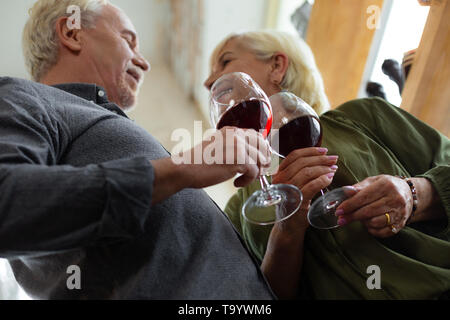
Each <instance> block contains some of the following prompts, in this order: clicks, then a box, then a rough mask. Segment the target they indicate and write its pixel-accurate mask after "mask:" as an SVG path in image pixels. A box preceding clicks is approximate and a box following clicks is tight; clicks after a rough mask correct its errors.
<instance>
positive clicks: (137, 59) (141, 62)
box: [133, 53, 150, 72]
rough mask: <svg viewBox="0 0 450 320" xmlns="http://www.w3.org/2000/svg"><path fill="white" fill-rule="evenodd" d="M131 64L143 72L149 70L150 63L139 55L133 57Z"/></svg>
mask: <svg viewBox="0 0 450 320" xmlns="http://www.w3.org/2000/svg"><path fill="white" fill-rule="evenodd" d="M133 64H134V65H135V66H138V67H139V68H141V69H142V70H143V71H144V72H147V71H149V70H150V63H149V62H148V61H147V60H146V59H145V58H144V57H143V56H142V55H141V54H140V53H137V54H136V55H135V56H134V58H133Z"/></svg>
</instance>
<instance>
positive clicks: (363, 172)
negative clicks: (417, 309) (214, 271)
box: [205, 31, 450, 299]
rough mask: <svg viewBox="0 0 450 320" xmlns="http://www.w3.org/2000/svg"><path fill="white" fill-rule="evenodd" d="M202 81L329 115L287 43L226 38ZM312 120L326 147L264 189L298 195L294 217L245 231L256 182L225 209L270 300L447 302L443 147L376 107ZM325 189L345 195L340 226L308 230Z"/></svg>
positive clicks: (448, 236) (364, 103)
mask: <svg viewBox="0 0 450 320" xmlns="http://www.w3.org/2000/svg"><path fill="white" fill-rule="evenodd" d="M211 70H212V72H211V75H210V77H209V78H208V79H207V81H206V82H205V86H206V87H207V88H210V87H211V86H212V84H213V83H214V81H215V80H216V79H218V78H219V77H220V76H221V75H223V74H225V73H229V72H235V71H240V72H245V73H248V74H249V75H250V76H251V77H253V78H254V79H255V80H256V81H257V82H258V83H259V84H260V86H261V87H262V89H263V90H264V91H265V92H266V93H267V95H268V96H270V95H272V94H275V93H277V92H279V91H281V90H287V91H291V92H293V93H294V94H296V95H297V96H299V97H300V98H302V99H303V100H305V101H306V102H308V103H309V104H310V105H311V106H313V107H314V108H315V109H316V111H318V113H320V112H321V111H322V110H324V109H326V108H327V102H326V97H325V94H324V90H323V84H322V80H321V78H320V74H319V72H318V71H317V68H316V66H315V62H314V58H313V56H312V54H311V51H310V49H309V48H308V46H307V45H306V44H305V43H304V42H302V41H301V40H300V39H297V38H295V37H293V36H290V35H287V34H284V33H280V32H275V31H261V32H247V33H241V34H232V35H230V36H229V37H227V38H226V39H225V40H224V41H222V42H221V43H220V44H219V45H218V46H217V48H216V50H215V51H214V53H213V55H212V57H211ZM320 120H321V123H322V127H323V142H322V146H323V148H306V149H299V150H295V151H293V152H292V153H290V154H289V155H288V157H286V159H284V160H283V162H282V163H281V165H280V167H279V170H278V172H277V174H276V175H274V176H273V179H272V180H273V182H274V183H289V184H294V185H296V186H297V187H299V188H300V189H301V190H302V192H303V194H304V199H305V200H304V204H303V205H302V208H301V209H300V210H299V212H298V213H296V214H295V215H294V216H293V217H291V218H289V219H288V220H286V221H284V222H282V223H277V224H275V225H274V226H273V227H272V228H270V227H260V226H255V225H251V224H249V223H248V222H246V221H245V220H244V219H243V218H242V216H241V214H240V212H241V209H242V206H243V204H244V203H245V201H246V199H247V198H248V197H249V196H250V195H251V194H252V193H253V192H254V191H255V190H256V189H257V188H258V183H256V182H255V183H254V184H252V185H250V186H249V187H246V188H243V189H240V190H239V191H238V192H237V193H236V194H235V195H234V196H233V197H232V199H230V201H229V203H228V204H227V207H226V209H225V211H226V213H227V214H228V216H229V217H230V219H231V221H232V222H233V223H234V225H235V226H236V228H237V229H238V230H239V231H240V232H241V234H242V236H243V237H244V239H245V241H246V243H247V245H248V246H249V248H250V249H251V250H252V251H253V253H254V254H255V255H256V257H257V258H259V259H260V261H261V268H262V270H263V272H264V274H265V275H266V277H267V279H268V281H269V282H270V284H271V286H272V288H273V289H274V291H275V292H276V293H277V294H278V296H279V297H280V298H293V297H297V298H309V299H434V298H448V297H450V243H449V240H450V225H449V217H450V167H449V163H450V141H449V139H448V138H446V137H445V136H443V135H442V134H440V133H439V132H437V131H436V130H434V129H433V128H431V127H429V126H427V125H426V124H424V123H423V122H421V121H420V120H418V119H416V118H415V117H413V116H412V115H410V114H409V113H407V112H405V111H403V110H402V109H399V108H397V107H395V106H392V105H390V104H388V103H387V102H386V101H384V100H381V99H379V98H375V99H360V100H354V101H350V102H347V103H345V104H343V105H342V106H340V107H339V108H337V109H335V110H332V111H328V112H326V113H324V114H322V115H321V116H320ZM327 153H328V154H332V155H331V156H329V155H327ZM404 177H408V178H404ZM327 186H329V188H330V189H333V188H337V187H340V186H353V191H352V193H353V196H352V197H351V198H350V199H348V200H347V201H345V202H344V203H342V204H341V205H340V207H339V208H338V210H337V211H336V215H338V216H339V220H338V223H339V225H340V227H339V228H336V229H330V230H318V229H314V228H308V222H307V219H306V213H307V211H308V207H309V205H310V202H311V199H312V198H313V197H315V196H317V195H318V193H319V191H320V189H322V188H325V187H327ZM378 282H379V283H378Z"/></svg>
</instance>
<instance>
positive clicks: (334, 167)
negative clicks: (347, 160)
mask: <svg viewBox="0 0 450 320" xmlns="http://www.w3.org/2000/svg"><path fill="white" fill-rule="evenodd" d="M330 169H331V170H334V171H336V170H337V169H338V166H337V165H332V166H331V167H330Z"/></svg>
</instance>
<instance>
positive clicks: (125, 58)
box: [81, 5, 150, 110]
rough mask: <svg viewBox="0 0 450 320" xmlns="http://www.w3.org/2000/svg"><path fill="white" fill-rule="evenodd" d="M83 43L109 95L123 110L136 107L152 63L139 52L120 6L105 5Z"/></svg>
mask: <svg viewBox="0 0 450 320" xmlns="http://www.w3.org/2000/svg"><path fill="white" fill-rule="evenodd" d="M82 45H83V50H82V51H81V55H83V60H85V61H87V62H88V63H89V65H90V66H91V68H92V69H93V70H92V72H93V73H94V74H96V76H97V79H99V81H100V83H97V84H98V85H101V86H103V87H104V88H105V90H106V92H107V94H108V98H109V99H110V100H111V101H113V102H115V103H116V104H118V105H119V106H120V107H121V108H122V109H123V110H127V109H130V108H131V107H133V106H134V105H135V104H136V101H137V95H138V91H139V87H140V85H141V84H142V81H143V79H144V72H145V71H148V70H149V68H150V65H149V63H148V62H147V61H146V60H145V59H144V57H143V56H142V55H141V54H140V53H139V43H138V38H137V34H136V30H135V28H134V26H133V24H132V23H131V21H130V19H129V18H128V17H127V16H126V15H125V13H123V12H122V11H121V10H120V9H118V8H117V7H114V6H112V5H107V6H105V7H104V8H103V10H102V12H101V14H100V16H99V17H98V18H97V21H96V26H95V28H93V29H87V30H86V32H85V33H84V35H83V43H82Z"/></svg>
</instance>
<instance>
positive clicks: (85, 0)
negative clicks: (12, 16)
mask: <svg viewBox="0 0 450 320" xmlns="http://www.w3.org/2000/svg"><path fill="white" fill-rule="evenodd" d="M107 3H108V1H107V0H38V1H37V2H36V3H35V4H34V5H33V7H32V8H31V9H30V10H29V15H30V17H29V19H28V21H27V23H26V25H25V28H24V30H23V35H22V49H23V55H24V58H25V65H26V67H27V69H28V72H29V73H30V75H31V77H32V79H33V80H35V81H39V80H40V79H41V78H42V77H43V76H44V75H45V74H46V73H47V72H48V71H49V69H50V68H51V67H52V66H53V65H54V64H55V63H56V62H57V59H58V37H57V34H56V21H57V20H58V19H59V18H60V17H63V16H66V17H70V16H71V15H72V14H73V13H72V12H70V13H68V12H67V11H68V8H69V7H70V6H77V7H78V8H79V9H80V11H79V12H80V20H81V21H80V22H81V23H80V25H81V28H92V27H94V26H95V18H96V17H98V15H99V14H100V11H101V9H102V7H103V6H104V5H106V4H107Z"/></svg>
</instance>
